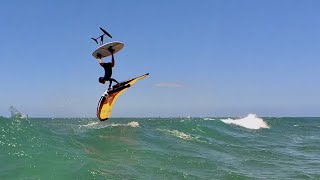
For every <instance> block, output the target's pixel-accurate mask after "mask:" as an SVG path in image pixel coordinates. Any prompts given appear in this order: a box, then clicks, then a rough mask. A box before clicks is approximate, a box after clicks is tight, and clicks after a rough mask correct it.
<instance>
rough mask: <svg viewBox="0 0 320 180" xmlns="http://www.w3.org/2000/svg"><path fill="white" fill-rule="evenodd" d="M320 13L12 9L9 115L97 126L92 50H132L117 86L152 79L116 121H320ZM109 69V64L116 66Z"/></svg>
mask: <svg viewBox="0 0 320 180" xmlns="http://www.w3.org/2000/svg"><path fill="white" fill-rule="evenodd" d="M319 9H320V1H316V0H309V1H302V0H299V1H298V0H281V1H279V0H265V1H264V0H261V1H260V0H259V1H252V0H203V1H194V0H170V1H149V0H136V1H133V0H127V1H109V0H104V1H102V0H94V1H84V0H77V1H75V0H74V1H72V0H71V1H65V0H55V1H43V0H31V1H15V0H12V1H4V2H2V3H1V6H0V23H1V28H0V40H1V41H0V60H1V64H0V83H1V84H0V115H4V116H8V115H9V112H8V108H9V106H11V105H13V106H15V107H17V109H19V110H20V111H22V112H23V113H27V114H29V115H30V116H32V117H79V116H84V115H86V116H88V117H95V113H96V106H97V103H98V100H99V98H100V96H101V94H102V93H103V91H104V90H105V89H106V87H107V86H106V85H102V84H99V83H98V78H99V77H100V76H102V75H103V74H104V72H103V69H102V68H101V67H100V66H99V64H98V62H97V61H96V60H95V59H94V58H93V57H92V56H91V54H92V52H93V51H94V50H95V48H96V47H97V45H96V44H95V43H94V42H93V41H92V40H91V39H90V38H91V37H97V36H99V35H100V34H101V31H100V30H99V27H100V26H101V27H103V28H105V29H106V30H107V31H108V32H109V33H110V34H111V35H112V36H113V39H112V41H121V42H123V43H124V44H125V47H124V49H123V50H122V51H120V52H119V53H117V54H116V55H115V58H116V67H115V68H114V72H113V77H114V78H115V79H117V80H119V81H123V80H126V79H129V78H132V77H135V76H138V75H141V74H144V73H147V72H149V73H150V76H149V77H148V78H146V79H144V80H141V81H139V82H137V83H136V84H135V85H134V86H133V87H132V88H130V89H129V90H128V91H126V92H125V93H123V94H122V95H121V96H120V97H119V99H118V101H117V102H116V103H115V106H114V109H113V112H112V116H113V117H128V116H131V117H136V116H138V117H140V116H146V117H150V116H153V117H158V116H189V115H190V116H201V117H208V116H245V115H247V114H248V113H255V114H257V115H258V116H320V71H319V69H320V51H319V47H320V11H319ZM109 60H110V59H109V58H107V59H105V61H109Z"/></svg>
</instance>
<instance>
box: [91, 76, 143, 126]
mask: <svg viewBox="0 0 320 180" xmlns="http://www.w3.org/2000/svg"><path fill="white" fill-rule="evenodd" d="M148 75H149V73H147V74H144V75H142V76H139V77H136V78H133V79H129V80H127V81H123V82H121V83H119V84H117V85H114V86H113V88H112V89H111V90H109V91H107V93H104V94H103V95H102V96H101V98H100V100H99V103H98V107H97V117H98V118H99V120H100V121H105V120H108V119H109V117H110V114H111V110H112V107H113V104H114V103H115V102H116V100H117V98H118V97H119V96H120V95H121V94H122V93H123V92H124V91H126V90H127V89H128V88H129V87H130V86H132V85H133V84H134V83H136V82H137V81H138V80H140V79H143V78H145V77H147V76H148Z"/></svg>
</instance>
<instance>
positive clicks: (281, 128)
mask: <svg viewBox="0 0 320 180" xmlns="http://www.w3.org/2000/svg"><path fill="white" fill-rule="evenodd" d="M0 167H1V168H0V179H320V171H319V169H320V118H262V119H261V118H258V117H255V116H248V117H245V118H243V119H240V118H231V119H228V118H113V119H110V120H109V121H106V122H99V121H98V120H97V119H89V118H87V119H76V118H74V119H40V118H38V119H32V118H29V119H7V118H0Z"/></svg>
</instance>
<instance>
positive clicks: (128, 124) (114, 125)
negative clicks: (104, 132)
mask: <svg viewBox="0 0 320 180" xmlns="http://www.w3.org/2000/svg"><path fill="white" fill-rule="evenodd" d="M110 126H113V127H117V126H131V127H139V123H138V122H136V121H132V122H129V123H127V124H114V123H112V124H111V125H110Z"/></svg>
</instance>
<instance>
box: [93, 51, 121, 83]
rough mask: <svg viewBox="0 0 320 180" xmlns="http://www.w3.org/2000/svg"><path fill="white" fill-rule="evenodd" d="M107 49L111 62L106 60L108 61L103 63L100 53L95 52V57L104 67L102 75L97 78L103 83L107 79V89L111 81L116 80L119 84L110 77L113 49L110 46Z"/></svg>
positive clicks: (112, 65)
mask: <svg viewBox="0 0 320 180" xmlns="http://www.w3.org/2000/svg"><path fill="white" fill-rule="evenodd" d="M108 50H109V51H110V53H111V56H112V60H111V62H108V63H105V62H103V60H102V57H101V54H97V57H98V60H99V64H100V66H102V67H103V69H104V77H100V78H99V82H100V83H102V84H104V83H105V82H106V81H109V82H110V83H109V89H111V84H112V81H114V82H116V83H118V84H119V82H118V81H117V80H115V79H113V78H111V76H112V68H113V67H114V64H115V63H114V56H113V53H114V49H112V47H110V48H108Z"/></svg>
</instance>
